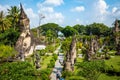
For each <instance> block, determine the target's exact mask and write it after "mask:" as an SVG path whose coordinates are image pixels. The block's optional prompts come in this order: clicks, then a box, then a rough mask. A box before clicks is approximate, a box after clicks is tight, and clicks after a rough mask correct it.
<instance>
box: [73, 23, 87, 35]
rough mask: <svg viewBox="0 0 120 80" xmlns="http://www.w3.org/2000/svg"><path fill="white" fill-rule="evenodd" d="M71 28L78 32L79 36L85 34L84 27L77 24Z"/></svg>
mask: <svg viewBox="0 0 120 80" xmlns="http://www.w3.org/2000/svg"><path fill="white" fill-rule="evenodd" d="M73 28H74V29H76V30H77V31H78V32H79V34H84V33H85V26H84V25H79V24H77V25H75V26H73Z"/></svg>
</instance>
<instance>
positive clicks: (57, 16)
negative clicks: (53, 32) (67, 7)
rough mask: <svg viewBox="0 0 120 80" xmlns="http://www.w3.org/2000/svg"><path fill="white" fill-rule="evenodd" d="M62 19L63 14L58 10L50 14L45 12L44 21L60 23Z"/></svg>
mask: <svg viewBox="0 0 120 80" xmlns="http://www.w3.org/2000/svg"><path fill="white" fill-rule="evenodd" d="M63 21H64V16H63V14H62V13H60V12H54V13H51V14H45V20H44V23H51V22H52V23H57V24H62V23H63Z"/></svg>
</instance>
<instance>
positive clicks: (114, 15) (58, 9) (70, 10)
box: [0, 0, 120, 28]
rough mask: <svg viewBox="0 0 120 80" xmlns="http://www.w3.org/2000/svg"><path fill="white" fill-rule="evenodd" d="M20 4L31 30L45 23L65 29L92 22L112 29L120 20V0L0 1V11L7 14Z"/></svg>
mask: <svg viewBox="0 0 120 80" xmlns="http://www.w3.org/2000/svg"><path fill="white" fill-rule="evenodd" d="M20 3H22V5H23V8H24V11H25V12H26V14H27V16H28V18H29V19H30V27H31V28H34V27H37V26H38V25H42V24H46V23H56V24H59V25H60V26H62V27H65V26H68V25H70V26H74V25H75V24H80V25H89V24H92V23H93V22H96V23H104V24H105V25H107V26H109V27H112V26H113V25H112V24H113V22H114V21H115V19H120V0H0V11H2V10H3V11H4V13H5V14H7V9H9V8H10V6H18V7H19V6H20ZM43 16H44V18H43ZM40 21H41V22H40Z"/></svg>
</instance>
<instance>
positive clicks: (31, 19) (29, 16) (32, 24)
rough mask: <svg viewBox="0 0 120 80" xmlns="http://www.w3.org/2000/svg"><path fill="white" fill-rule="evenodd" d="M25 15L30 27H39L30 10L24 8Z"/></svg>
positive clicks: (36, 18) (36, 16) (34, 15)
mask: <svg viewBox="0 0 120 80" xmlns="http://www.w3.org/2000/svg"><path fill="white" fill-rule="evenodd" d="M24 11H25V13H26V14H27V16H28V18H29V19H30V27H31V28H32V27H36V26H38V25H39V17H38V14H36V13H35V12H34V11H33V9H32V8H24Z"/></svg>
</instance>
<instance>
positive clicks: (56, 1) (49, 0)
mask: <svg viewBox="0 0 120 80" xmlns="http://www.w3.org/2000/svg"><path fill="white" fill-rule="evenodd" d="M63 3H64V1H63V0H45V1H44V4H46V5H54V6H59V5H61V4H63Z"/></svg>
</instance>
